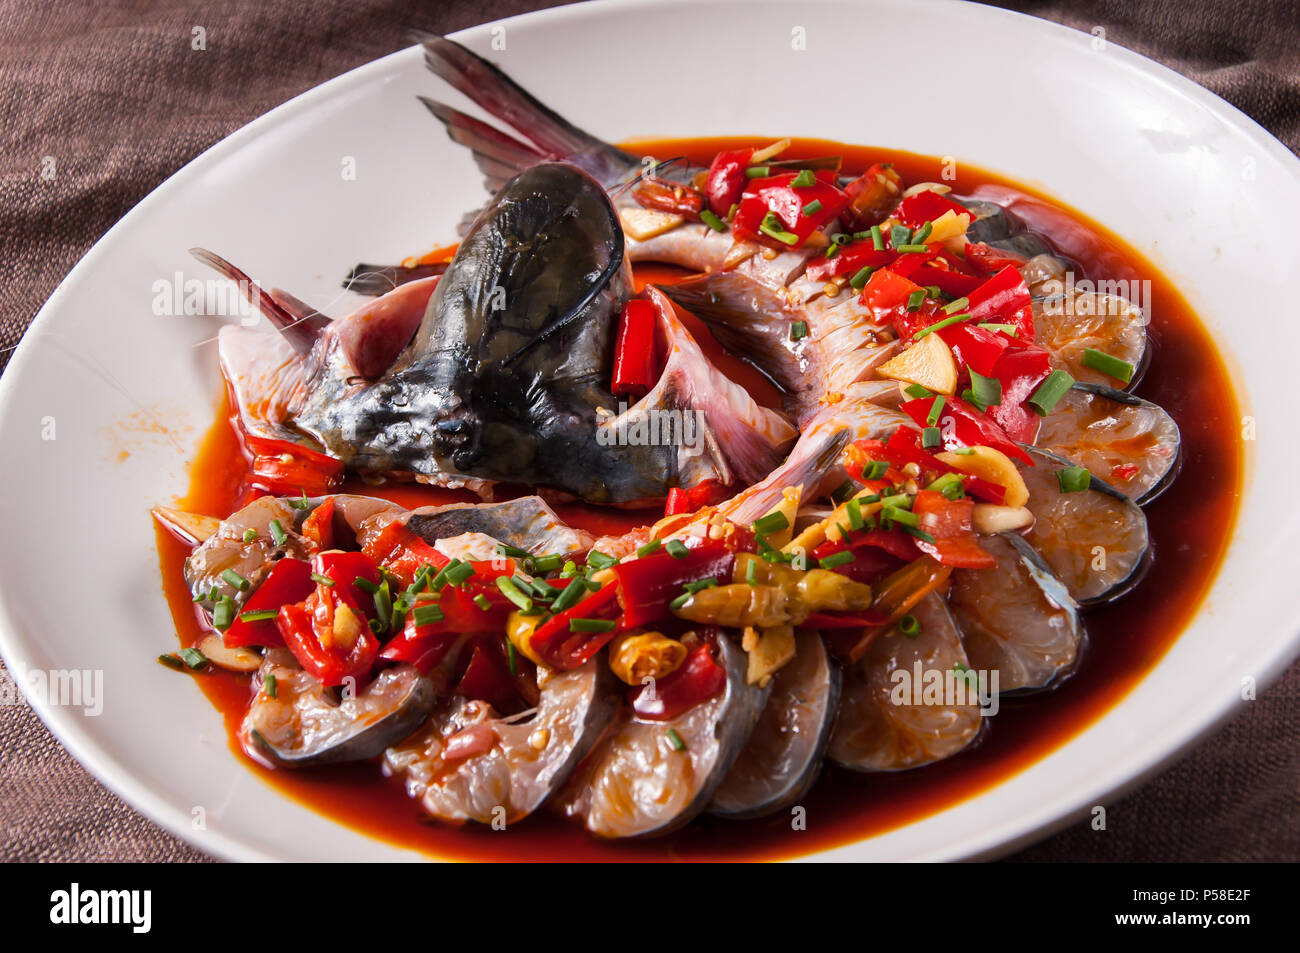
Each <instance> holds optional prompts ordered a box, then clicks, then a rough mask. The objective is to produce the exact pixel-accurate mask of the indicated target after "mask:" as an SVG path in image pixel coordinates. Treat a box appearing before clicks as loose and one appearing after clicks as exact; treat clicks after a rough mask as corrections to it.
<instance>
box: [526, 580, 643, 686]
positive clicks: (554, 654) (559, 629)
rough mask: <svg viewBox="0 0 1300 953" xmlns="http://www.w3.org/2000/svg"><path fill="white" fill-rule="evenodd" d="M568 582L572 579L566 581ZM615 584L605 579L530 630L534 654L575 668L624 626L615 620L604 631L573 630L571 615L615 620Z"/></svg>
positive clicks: (552, 663)
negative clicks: (593, 590)
mask: <svg viewBox="0 0 1300 953" xmlns="http://www.w3.org/2000/svg"><path fill="white" fill-rule="evenodd" d="M570 585H572V583H570ZM617 596H618V586H616V585H612V584H609V583H607V584H606V585H604V586H602V587H601V588H600V590H599V591H597V592H593V593H592V594H591V595H589V596H587V598H585V599H583V600H582V601H581V602H579V603H578V604H577V605H576V606H574V607H573V608H571V609H566V610H565V611H563V612H560V613H557V614H556V615H554V616H552V617H551V618H550V619H548V620H547V621H545V622H543V623H542V624H541V625H539V626H538V627H537V628H536V629H535V630H534V631H533V637H532V639H530V640H529V644H530V645H531V647H532V649H533V651H534V652H535V653H537V656H538V658H540V659H541V660H542V661H543V662H545V663H546V664H547V665H548V666H550V667H551V668H554V669H559V670H560V671H568V670H569V669H573V668H577V667H578V666H579V665H581V664H583V663H584V662H586V661H587V659H589V658H591V657H592V656H593V655H595V654H596V653H597V652H598V651H600V650H601V649H602V648H604V646H605V644H606V643H607V642H609V640H610V639H612V638H613V637H614V636H615V635H617V634H618V632H619V631H620V630H621V629H622V628H624V627H625V626H623V625H619V624H616V625H615V626H614V628H612V629H610V630H608V631H606V632H574V631H573V630H572V629H571V628H570V627H569V623H570V622H572V621H573V620H574V619H602V620H605V621H613V622H616V623H617V622H618V620H619V603H618V598H617Z"/></svg>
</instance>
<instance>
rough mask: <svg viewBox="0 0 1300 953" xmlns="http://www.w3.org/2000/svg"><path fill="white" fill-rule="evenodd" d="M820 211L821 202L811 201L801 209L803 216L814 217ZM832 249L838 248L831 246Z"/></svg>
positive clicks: (817, 200) (818, 200) (819, 200)
mask: <svg viewBox="0 0 1300 953" xmlns="http://www.w3.org/2000/svg"><path fill="white" fill-rule="evenodd" d="M821 210H822V200H821V199H813V200H812V201H811V202H809V203H808V204H807V205H805V206H804V207H803V214H805V215H816V214H817V213H818V212H820V211H821ZM832 247H838V246H832Z"/></svg>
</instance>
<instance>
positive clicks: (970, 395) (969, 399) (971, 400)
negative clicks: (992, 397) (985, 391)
mask: <svg viewBox="0 0 1300 953" xmlns="http://www.w3.org/2000/svg"><path fill="white" fill-rule="evenodd" d="M961 399H962V400H964V401H966V403H968V404H974V405H975V409H976V410H978V411H979V412H980V413H984V411H986V410H988V409H989V408H988V405H987V404H983V403H981V402H980V399H979V398H978V397H977V396H975V392H974V391H973V390H971V389H970V388H969V387H967V388H966V389H965V390H964V391H962V392H961Z"/></svg>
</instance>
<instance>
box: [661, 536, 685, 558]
mask: <svg viewBox="0 0 1300 953" xmlns="http://www.w3.org/2000/svg"><path fill="white" fill-rule="evenodd" d="M664 549H665V550H667V551H668V555H669V556H671V557H673V559H685V558H686V554H687V553H688V552H689V550H688V549H687V548H686V544H685V543H683V542H682V541H681V540H680V539H670V540H668V542H666V543H664Z"/></svg>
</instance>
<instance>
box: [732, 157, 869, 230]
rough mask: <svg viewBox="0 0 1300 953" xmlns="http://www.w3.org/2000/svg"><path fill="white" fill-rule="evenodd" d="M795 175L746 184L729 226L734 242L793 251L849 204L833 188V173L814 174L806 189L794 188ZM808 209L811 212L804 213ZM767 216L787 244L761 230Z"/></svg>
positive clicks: (823, 171) (839, 192) (845, 197)
mask: <svg viewBox="0 0 1300 953" xmlns="http://www.w3.org/2000/svg"><path fill="white" fill-rule="evenodd" d="M798 174H799V173H794V172H789V173H785V174H783V175H774V176H772V177H770V178H766V179H754V180H753V181H752V182H750V183H749V187H748V188H747V189H746V190H745V194H744V196H743V197H742V198H741V200H740V207H739V208H738V209H737V210H736V217H735V218H734V219H733V220H732V223H731V228H732V231H733V232H735V234H736V237H737V238H739V239H741V240H742V241H756V242H761V243H763V244H765V245H771V246H774V247H777V248H795V247H798V246H799V245H802V244H803V242H804V240H805V239H807V238H808V236H809V235H811V234H812V233H813V232H815V231H817V229H819V228H821V227H822V226H823V225H825V224H826V223H827V222H829V221H831V220H832V219H834V218H837V217H838V216H839V214H840V213H841V212H842V211H844V208H845V207H846V206H847V205H848V204H849V197H848V196H847V195H846V194H845V193H844V192H842V191H841V190H840V189H839V188H837V187H836V186H835V184H834V181H835V173H834V172H832V171H830V170H827V169H822V170H819V171H817V172H815V173H814V180H813V184H812V185H807V186H795V185H793V182H794V180H795V178H796V176H797V175H798ZM815 203H821V204H820V206H817V205H816V204H815ZM809 207H812V208H813V209H814V211H811V212H809V211H807V209H808V208H809ZM769 213H771V214H773V215H775V216H776V218H777V219H778V220H779V221H780V223H781V228H780V231H782V232H786V233H789V234H790V235H791V236H792V238H791V239H790V240H788V241H783V240H781V239H777V238H774V237H773V236H771V235H769V234H767V233H766V232H764V231H763V230H762V229H761V227H760V226H761V225H762V224H763V220H764V219H765V218H767V216H768V214H769Z"/></svg>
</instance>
